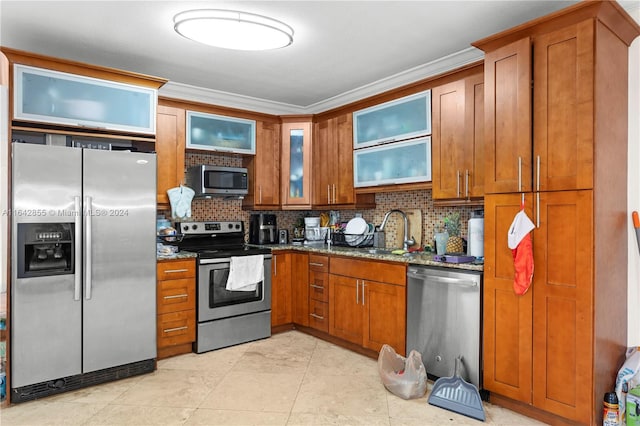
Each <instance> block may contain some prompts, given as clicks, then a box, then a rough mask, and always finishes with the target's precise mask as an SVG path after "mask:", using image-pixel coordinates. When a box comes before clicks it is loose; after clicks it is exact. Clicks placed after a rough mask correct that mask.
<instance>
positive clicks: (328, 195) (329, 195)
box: [327, 184, 331, 204]
mask: <svg viewBox="0 0 640 426" xmlns="http://www.w3.org/2000/svg"><path fill="white" fill-rule="evenodd" d="M327 204H331V186H330V185H329V184H327Z"/></svg>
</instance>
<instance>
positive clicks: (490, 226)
mask: <svg viewBox="0 0 640 426" xmlns="http://www.w3.org/2000/svg"><path fill="white" fill-rule="evenodd" d="M521 200H522V198H521V196H520V195H519V194H497V195H487V196H485V199H484V216H485V217H484V235H485V251H484V258H485V264H484V283H483V300H484V306H483V323H482V329H483V338H484V341H483V365H484V379H483V386H484V388H485V389H488V390H491V392H496V393H498V394H500V395H504V396H507V397H509V398H512V399H515V400H518V401H522V402H525V403H531V384H532V371H533V370H532V365H533V352H532V351H533V291H532V290H530V291H528V292H527V293H525V294H524V295H523V296H518V295H516V294H515V292H514V291H513V278H514V266H513V254H512V253H511V249H510V248H509V247H508V246H507V235H508V231H509V228H510V226H511V222H512V221H513V217H514V216H515V215H516V213H518V212H519V211H520V203H521ZM525 204H526V206H527V209H526V212H527V214H528V215H529V217H533V215H532V211H533V207H534V206H533V196H532V195H531V194H529V195H527V196H526V199H525ZM535 275H536V276H537V271H536V272H535ZM535 287H536V286H534V288H535Z"/></svg>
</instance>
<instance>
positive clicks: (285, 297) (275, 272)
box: [271, 252, 293, 327]
mask: <svg viewBox="0 0 640 426" xmlns="http://www.w3.org/2000/svg"><path fill="white" fill-rule="evenodd" d="M292 256H293V253H290V252H274V253H273V257H272V258H271V327H276V326H279V325H284V324H289V323H291V322H292V317H291V312H292V303H291V299H292V291H291V281H292V280H291V261H292Z"/></svg>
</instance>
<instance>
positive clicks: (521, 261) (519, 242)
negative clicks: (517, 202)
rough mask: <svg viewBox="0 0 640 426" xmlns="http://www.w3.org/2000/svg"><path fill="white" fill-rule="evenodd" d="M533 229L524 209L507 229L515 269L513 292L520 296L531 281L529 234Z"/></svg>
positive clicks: (531, 257)
mask: <svg viewBox="0 0 640 426" xmlns="http://www.w3.org/2000/svg"><path fill="white" fill-rule="evenodd" d="M534 228H535V225H534V224H533V222H532V221H531V219H529V216H527V214H526V213H525V212H524V209H522V210H520V211H519V212H518V213H517V214H516V216H515V217H514V218H513V223H511V226H510V227H509V234H508V242H509V248H510V249H511V253H512V254H513V266H514V269H515V277H514V280H513V290H514V291H515V292H516V294H517V295H520V296H522V295H523V294H525V293H526V292H527V290H529V286H531V281H532V280H533V245H532V243H531V235H530V234H529V233H530V232H531V231H532V230H533V229H534Z"/></svg>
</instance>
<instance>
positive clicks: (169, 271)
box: [164, 269, 189, 274]
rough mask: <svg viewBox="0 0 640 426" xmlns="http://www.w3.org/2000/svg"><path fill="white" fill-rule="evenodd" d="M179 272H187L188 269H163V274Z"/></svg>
mask: <svg viewBox="0 0 640 426" xmlns="http://www.w3.org/2000/svg"><path fill="white" fill-rule="evenodd" d="M180 272H189V270H188V269H167V270H166V271H164V273H165V274H178V273H180Z"/></svg>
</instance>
